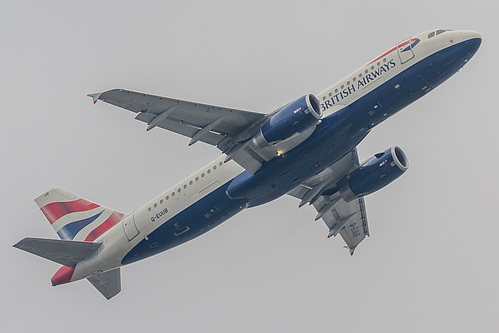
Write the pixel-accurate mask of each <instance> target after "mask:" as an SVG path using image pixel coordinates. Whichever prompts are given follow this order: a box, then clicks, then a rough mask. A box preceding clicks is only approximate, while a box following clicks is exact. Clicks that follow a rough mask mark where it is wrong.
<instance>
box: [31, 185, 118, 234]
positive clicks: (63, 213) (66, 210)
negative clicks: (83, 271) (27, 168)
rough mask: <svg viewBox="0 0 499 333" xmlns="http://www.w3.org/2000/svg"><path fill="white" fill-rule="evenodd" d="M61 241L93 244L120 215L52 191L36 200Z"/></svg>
mask: <svg viewBox="0 0 499 333" xmlns="http://www.w3.org/2000/svg"><path fill="white" fill-rule="evenodd" d="M35 202H36V203H37V205H38V207H40V209H41V211H42V213H43V214H44V215H45V217H46V218H47V220H49V222H50V224H51V225H52V227H53V228H54V230H55V232H57V234H58V235H59V237H60V238H61V239H64V240H78V241H86V242H93V241H95V240H96V239H97V238H99V237H100V236H102V235H103V234H104V233H105V232H106V231H108V230H109V229H111V228H112V227H113V226H115V225H116V224H117V223H118V222H120V221H121V219H122V218H123V214H122V213H118V212H115V211H114V210H112V209H109V208H106V207H103V206H101V205H98V204H96V203H93V202H90V201H88V200H85V199H83V198H80V197H78V196H77V195H74V194H72V193H69V192H66V191H64V190H61V189H58V188H55V189H52V190H50V191H48V192H46V193H44V194H43V195H41V196H39V197H38V198H36V199H35Z"/></svg>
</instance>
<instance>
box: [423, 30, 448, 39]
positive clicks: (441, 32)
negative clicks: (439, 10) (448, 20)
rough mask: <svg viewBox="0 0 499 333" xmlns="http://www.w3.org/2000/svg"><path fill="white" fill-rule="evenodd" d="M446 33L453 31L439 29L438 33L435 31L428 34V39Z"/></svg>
mask: <svg viewBox="0 0 499 333" xmlns="http://www.w3.org/2000/svg"><path fill="white" fill-rule="evenodd" d="M446 31H452V30H449V29H439V30H437V31H433V32H430V33H429V34H428V39H430V38H432V37H435V36H436V35H440V34H443V33H444V32H446Z"/></svg>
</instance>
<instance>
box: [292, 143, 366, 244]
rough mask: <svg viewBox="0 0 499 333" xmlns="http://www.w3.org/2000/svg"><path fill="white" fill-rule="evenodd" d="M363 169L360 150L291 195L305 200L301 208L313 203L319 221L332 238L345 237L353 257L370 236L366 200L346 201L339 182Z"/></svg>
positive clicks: (316, 218) (350, 154)
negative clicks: (340, 191) (359, 155)
mask: <svg viewBox="0 0 499 333" xmlns="http://www.w3.org/2000/svg"><path fill="white" fill-rule="evenodd" d="M358 167H359V158H358V155H357V149H354V150H352V151H351V152H350V153H348V154H347V155H346V156H344V157H343V158H342V159H340V160H339V161H338V162H336V163H335V164H333V165H332V166H330V167H329V168H327V169H325V170H324V171H322V172H320V173H319V174H317V175H316V176H314V177H312V178H310V179H308V180H307V181H306V182H304V183H303V184H301V185H299V186H298V187H296V188H294V189H293V190H291V191H290V192H288V194H289V195H291V196H293V197H295V198H298V199H301V202H300V207H301V206H303V205H304V204H306V203H309V204H313V205H314V207H315V209H316V210H317V215H316V217H315V220H319V219H321V218H322V220H323V221H324V222H325V223H326V226H327V227H328V229H329V234H328V237H331V236H336V235H338V234H340V235H341V237H342V238H343V240H344V241H345V243H346V244H347V247H348V249H349V250H350V254H353V252H354V250H355V248H356V247H357V245H359V244H360V242H362V241H363V240H364V238H365V237H366V236H369V227H368V225H367V214H366V207H365V203H364V199H363V198H360V199H356V200H353V201H351V202H346V201H345V200H344V199H343V198H342V196H341V194H340V193H339V192H338V191H337V188H338V186H337V183H338V182H339V181H340V180H342V178H343V177H344V176H345V175H347V174H349V173H350V172H351V171H353V170H355V169H356V168H358Z"/></svg>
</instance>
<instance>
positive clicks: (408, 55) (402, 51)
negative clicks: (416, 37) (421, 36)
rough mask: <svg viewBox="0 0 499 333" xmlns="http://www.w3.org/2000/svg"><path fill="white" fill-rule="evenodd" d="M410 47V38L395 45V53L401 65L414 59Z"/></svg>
mask: <svg viewBox="0 0 499 333" xmlns="http://www.w3.org/2000/svg"><path fill="white" fill-rule="evenodd" d="M412 45H413V41H412V39H411V38H409V39H407V40H405V41H403V42H402V43H400V44H398V45H397V52H398V54H399V58H400V62H401V63H402V64H403V63H406V62H408V61H409V60H411V59H412V58H414V50H413V49H412Z"/></svg>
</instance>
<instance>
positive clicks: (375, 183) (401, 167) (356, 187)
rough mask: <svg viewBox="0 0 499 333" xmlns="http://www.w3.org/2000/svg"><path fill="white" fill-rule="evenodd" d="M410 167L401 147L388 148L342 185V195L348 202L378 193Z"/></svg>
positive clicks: (346, 179) (356, 171) (351, 175)
mask: <svg viewBox="0 0 499 333" xmlns="http://www.w3.org/2000/svg"><path fill="white" fill-rule="evenodd" d="M408 167H409V163H408V160H407V157H406V156H405V154H404V152H403V151H402V149H400V148H399V147H392V148H388V149H387V150H385V151H384V152H382V153H378V154H376V155H374V157H373V158H372V159H371V160H369V161H368V162H367V163H365V164H363V165H362V166H361V167H360V168H358V169H357V170H355V171H353V172H352V173H351V174H349V175H347V176H346V177H345V178H344V180H343V183H340V184H341V186H340V193H341V196H342V197H343V199H344V200H345V201H347V202H350V201H353V200H355V199H357V198H361V197H363V196H365V195H368V194H371V193H374V192H376V191H377V190H380V189H382V188H383V187H385V186H386V185H388V184H390V183H391V182H393V181H394V180H395V179H397V178H398V177H400V176H401V175H402V174H403V173H404V172H405V171H406V170H407V168H408Z"/></svg>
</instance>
